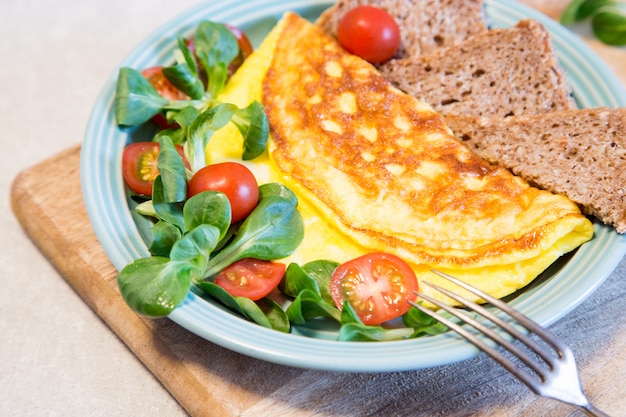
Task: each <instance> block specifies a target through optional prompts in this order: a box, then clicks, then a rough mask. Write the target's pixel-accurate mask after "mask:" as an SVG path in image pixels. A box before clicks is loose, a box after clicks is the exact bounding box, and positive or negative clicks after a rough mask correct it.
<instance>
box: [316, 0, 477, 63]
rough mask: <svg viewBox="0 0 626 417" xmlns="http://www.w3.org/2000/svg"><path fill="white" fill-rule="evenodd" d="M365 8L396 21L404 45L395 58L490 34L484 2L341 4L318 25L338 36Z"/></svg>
mask: <svg viewBox="0 0 626 417" xmlns="http://www.w3.org/2000/svg"><path fill="white" fill-rule="evenodd" d="M361 5H372V6H376V7H379V8H381V9H384V10H386V11H387V12H388V13H389V14H390V15H392V16H393V17H394V18H395V19H396V22H397V23H398V26H399V27H400V36H401V41H400V48H399V50H398V53H397V54H396V57H395V58H406V57H413V56H419V55H422V54H425V53H430V52H431V51H433V50H435V49H437V48H441V47H444V46H449V45H454V44H455V43H458V42H461V41H463V40H465V39H466V38H468V37H470V36H474V35H477V34H479V33H483V32H485V31H487V25H486V24H485V19H484V14H483V1H482V0H466V1H459V0H339V1H337V3H335V4H334V5H333V6H331V7H330V8H329V9H327V10H325V11H324V12H323V13H322V14H321V16H320V17H319V18H318V20H317V21H316V24H317V25H318V26H320V27H321V28H322V29H323V30H324V31H325V32H326V33H330V34H331V35H336V34H337V23H338V22H339V20H340V19H341V18H342V17H343V15H344V14H345V13H346V12H347V11H348V10H350V9H352V8H354V7H356V6H361ZM384 65H385V64H383V66H384Z"/></svg>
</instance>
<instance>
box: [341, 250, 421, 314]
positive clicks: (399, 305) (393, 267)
mask: <svg viewBox="0 0 626 417" xmlns="http://www.w3.org/2000/svg"><path fill="white" fill-rule="evenodd" d="M390 278H391V279H390ZM417 290H418V282H417V277H416V276H415V272H413V270H412V269H411V267H410V266H409V265H408V264H407V263H406V262H405V261H403V260H402V259H400V258H399V257H397V256H395V255H392V254H389V253H383V252H374V253H368V254H366V255H363V256H360V257H358V258H355V259H352V260H350V261H348V262H346V263H343V264H341V265H339V266H338V267H337V269H336V270H335V271H334V272H333V275H332V276H331V279H330V294H331V297H332V298H333V301H334V303H335V305H336V306H337V308H339V309H341V308H342V307H343V303H344V300H345V299H347V300H348V302H349V303H350V305H351V306H352V307H353V308H354V310H355V312H356V314H357V315H358V316H359V318H360V319H361V321H363V323H364V324H368V325H377V324H381V323H383V322H386V321H389V320H392V319H395V318H397V317H400V316H401V315H403V314H404V313H406V312H407V311H408V310H409V308H411V304H409V301H415V300H416V299H417V295H416V294H415V292H416V291H417Z"/></svg>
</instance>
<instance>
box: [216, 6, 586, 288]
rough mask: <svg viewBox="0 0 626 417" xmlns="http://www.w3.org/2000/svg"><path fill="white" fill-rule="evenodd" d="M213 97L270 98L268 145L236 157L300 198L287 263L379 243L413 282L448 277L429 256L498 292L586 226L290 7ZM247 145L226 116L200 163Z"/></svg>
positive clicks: (524, 279)
mask: <svg viewBox="0 0 626 417" xmlns="http://www.w3.org/2000/svg"><path fill="white" fill-rule="evenodd" d="M219 99H220V100H222V101H224V102H231V103H233V104H236V105H238V106H246V105H248V104H249V103H250V102H251V101H252V100H255V99H256V100H259V101H260V102H261V103H262V104H263V105H264V107H265V111H266V114H267V117H268V120H269V125H270V142H269V144H268V150H267V152H266V153H265V154H264V155H262V156H260V157H258V158H256V159H255V160H253V161H247V162H244V163H245V164H247V166H248V167H249V168H250V169H251V170H252V171H253V172H254V173H255V175H256V176H257V180H258V182H259V183H264V182H270V181H277V182H282V183H283V184H285V185H287V186H288V187H290V188H291V189H292V190H293V191H294V192H295V193H296V195H297V196H298V198H299V206H298V207H299V210H300V212H301V213H302V215H303V218H304V221H305V238H304V241H303V243H302V244H301V245H300V247H299V248H298V250H297V251H296V252H295V253H294V254H293V255H291V256H290V257H289V258H288V259H286V260H285V261H286V262H291V261H293V262H298V263H300V264H302V263H305V262H308V261H313V260H316V259H329V260H334V261H338V262H345V261H348V260H350V259H353V258H355V257H357V256H360V255H363V254H365V253H369V252H377V251H384V252H388V253H392V254H395V255H397V256H399V257H401V258H402V259H404V260H405V261H407V262H408V263H409V264H410V265H411V267H412V268H413V269H414V270H415V272H416V275H417V277H418V281H420V282H421V281H423V280H428V281H430V282H434V283H437V284H439V285H442V286H448V287H450V284H448V283H447V281H445V280H442V279H441V278H439V277H438V276H437V275H435V274H433V273H432V272H431V271H430V270H431V269H432V268H436V269H438V270H441V271H443V272H446V273H449V274H450V275H454V276H456V277H458V278H461V279H462V280H465V281H467V282H469V283H470V284H472V285H474V286H476V287H478V288H481V289H482V290H484V291H486V292H488V293H490V294H491V295H494V296H496V297H503V296H506V295H508V294H511V293H513V292H514V291H516V290H517V289H519V288H522V287H524V286H525V285H527V284H528V283H529V282H531V281H532V280H533V279H535V278H536V277H537V276H538V275H539V274H541V272H543V271H544V270H545V269H546V268H547V267H548V266H550V265H551V264H552V263H553V262H554V261H555V260H557V259H558V258H559V257H560V256H562V255H563V254H565V253H567V252H570V251H572V250H574V249H575V248H577V247H578V246H580V245H581V244H583V243H584V242H586V241H588V240H590V239H591V238H592V236H593V225H592V223H591V222H590V221H589V219H587V218H586V217H585V216H584V215H583V214H581V212H580V210H579V209H578V207H577V206H576V205H575V204H574V203H573V202H571V201H570V200H569V199H567V198H566V197H564V196H561V195H556V194H552V193H549V192H547V191H544V190H540V189H537V188H534V187H531V186H530V185H529V184H528V183H526V182H525V181H523V180H522V179H521V178H519V177H516V176H514V175H512V174H511V173H510V172H509V171H507V170H506V169H504V168H501V167H497V166H492V165H490V164H489V163H487V162H485V161H484V160H482V159H481V158H479V157H478V156H476V155H474V154H473V153H472V152H471V151H470V150H469V149H468V148H466V147H465V146H464V145H463V144H462V143H460V142H459V141H458V140H457V139H456V138H455V137H454V136H453V135H452V133H451V131H450V129H449V128H448V127H447V126H446V125H445V123H444V120H443V117H442V116H441V115H440V114H438V113H436V112H435V111H434V110H433V109H432V107H431V106H430V105H429V104H427V103H425V102H421V101H419V100H416V99H415V98H413V97H411V96H409V95H407V94H405V93H403V92H401V91H399V90H397V89H396V88H394V87H393V86H392V85H391V84H390V83H389V82H388V81H387V80H386V79H385V78H384V77H383V76H382V75H380V73H379V72H378V71H377V70H376V69H375V68H374V67H373V66H372V65H370V64H369V63H367V62H365V61H364V60H362V59H360V58H359V57H357V56H354V55H352V54H350V53H348V52H346V51H345V50H344V49H342V48H341V47H340V46H339V44H338V43H337V42H336V40H335V39H334V38H333V37H331V36H330V35H328V34H326V33H324V32H323V31H322V30H321V29H320V28H318V27H317V26H315V25H314V24H312V23H310V22H308V21H306V20H305V19H303V18H301V17H299V16H298V15H296V14H294V13H286V14H285V15H284V16H283V18H282V19H281V20H280V21H279V22H278V24H277V25H276V26H275V28H274V29H273V30H272V32H271V33H270V34H269V35H268V36H267V37H266V39H265V40H264V41H263V43H262V44H261V45H260V47H259V48H258V49H257V50H256V51H255V52H254V53H253V54H252V55H251V56H250V57H249V58H248V59H247V60H246V61H245V62H244V64H243V66H242V67H241V68H240V69H239V70H238V71H237V73H235V74H234V75H233V77H232V78H231V79H230V81H229V83H228V85H227V86H226V88H225V90H224V92H223V93H222V95H221V97H220V98H219ZM241 149H242V138H241V135H240V134H239V133H238V131H237V129H236V128H234V127H233V126H227V127H226V128H224V129H222V130H221V131H219V132H217V133H216V135H215V136H214V137H213V138H212V139H211V141H210V142H209V145H208V146H207V149H206V152H207V161H209V162H210V163H215V162H221V161H225V160H238V161H240V155H241ZM420 288H421V290H423V291H424V292H425V293H427V294H429V295H432V296H435V297H437V298H441V297H442V296H440V295H438V293H434V291H432V290H430V287H427V286H424V285H421V284H420ZM471 298H475V297H471Z"/></svg>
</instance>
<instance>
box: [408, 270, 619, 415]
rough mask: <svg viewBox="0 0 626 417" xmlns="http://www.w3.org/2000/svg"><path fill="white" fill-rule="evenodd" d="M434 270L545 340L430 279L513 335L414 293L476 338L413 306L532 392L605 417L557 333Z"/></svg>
mask: <svg viewBox="0 0 626 417" xmlns="http://www.w3.org/2000/svg"><path fill="white" fill-rule="evenodd" d="M433 272H434V273H436V274H438V275H439V276H441V277H443V278H445V279H447V280H449V281H451V282H453V283H455V284H456V285H458V286H460V287H462V288H464V289H466V290H467V291H469V292H471V293H473V294H474V295H476V296H478V297H480V298H482V299H483V300H485V301H486V302H487V303H490V304H492V305H493V306H494V307H496V308H499V309H500V310H502V311H503V312H505V313H507V314H508V315H509V316H510V318H512V319H514V320H516V321H517V324H519V325H522V326H523V327H524V328H525V330H527V331H529V332H530V333H534V334H535V335H536V336H538V337H539V338H541V339H542V340H543V341H544V342H546V344H547V345H539V344H537V343H536V341H535V340H534V339H531V338H530V337H529V335H526V334H524V333H522V332H521V331H520V330H519V329H518V328H517V327H514V326H512V325H511V324H509V323H507V321H505V320H502V319H501V318H500V317H498V316H496V315H495V314H493V313H492V312H491V311H489V310H487V309H485V308H484V307H482V306H480V305H478V304H476V303H475V302H473V301H470V300H467V299H466V298H465V297H463V296H460V295H458V294H456V293H454V292H452V291H450V290H447V289H445V288H442V287H440V286H438V285H435V284H432V283H429V282H423V283H424V284H426V285H428V286H430V287H432V288H434V289H436V290H437V291H439V292H441V293H442V294H444V295H446V296H448V297H450V298H452V299H453V300H455V301H456V302H458V303H460V305H461V306H463V307H466V308H467V309H468V310H470V311H472V312H474V313H476V314H477V315H482V318H484V319H487V320H490V321H491V322H492V324H494V325H496V326H498V327H499V329H498V330H502V331H506V332H507V333H509V335H510V336H512V337H513V339H512V340H509V339H508V338H505V337H503V336H502V334H501V333H500V332H498V331H497V330H496V328H494V327H491V326H490V325H485V322H483V321H482V320H481V321H478V320H476V319H475V318H474V317H472V315H471V314H470V312H469V311H467V310H465V309H458V308H454V307H451V306H449V305H448V304H446V303H444V302H442V301H439V300H437V299H435V298H433V297H430V296H428V295H426V294H423V293H419V292H417V294H418V295H419V296H420V297H421V298H422V299H424V300H426V301H428V302H430V303H431V304H433V305H435V306H436V307H438V308H439V309H441V310H444V311H446V312H448V313H449V314H451V315H452V316H453V317H456V318H457V319H459V320H461V321H462V322H465V324H468V325H469V326H472V327H474V328H475V329H476V330H477V331H479V332H481V333H482V335H481V336H483V337H480V336H479V335H478V334H476V333H474V332H472V331H470V330H469V329H468V327H467V326H462V325H460V324H458V323H456V322H455V321H454V320H451V319H448V318H447V317H445V315H441V314H438V313H436V312H435V311H433V310H430V309H428V308H426V307H424V306H422V305H421V304H419V303H417V302H411V305H413V306H415V308H417V309H419V310H420V311H421V312H423V313H424V314H427V315H428V316H430V317H432V318H433V319H435V320H437V321H439V322H441V323H443V324H444V325H446V326H448V328H450V329H452V330H454V331H455V332H457V333H459V334H460V335H461V336H463V337H464V338H465V339H467V340H468V341H469V342H471V343H473V344H474V345H476V346H477V347H478V348H479V349H481V350H482V351H483V352H485V353H486V354H487V355H489V356H490V357H491V358H493V359H494V360H495V361H496V362H497V363H499V364H500V365H502V367H504V368H505V369H507V370H508V371H509V372H511V373H512V374H513V375H515V376H516V377H517V378H518V379H519V380H520V381H521V382H523V383H524V384H526V385H527V386H528V387H529V388H530V389H531V390H532V391H533V392H534V393H535V394H538V395H541V396H544V397H548V398H554V399H557V400H560V401H563V402H565V403H568V404H571V405H573V406H575V407H577V408H578V409H579V410H581V411H582V412H584V413H585V414H586V415H588V416H592V417H608V415H607V414H605V413H604V412H602V411H601V410H599V409H597V408H596V407H594V406H593V405H592V404H591V403H590V402H589V400H588V399H587V397H586V396H585V393H584V391H583V389H582V385H581V383H580V378H579V375H578V371H577V369H576V363H575V360H574V356H573V354H572V351H571V350H570V349H569V348H568V347H567V346H565V345H564V344H563V343H561V342H560V341H559V340H558V339H557V338H556V336H554V335H553V334H552V333H551V332H549V331H547V330H546V329H544V328H543V327H541V326H540V325H539V324H537V323H536V322H534V321H533V320H531V319H530V318H528V317H526V316H525V315H523V314H522V313H520V312H518V311H516V310H515V309H514V308H512V307H511V306H509V305H508V304H506V303H504V302H502V301H500V300H498V299H496V298H494V297H492V296H490V295H488V294H485V293H484V292H483V291H480V290H478V289H476V288H474V287H472V286H471V285H469V284H466V283H465V282H463V281H460V280H458V279H456V278H454V277H452V276H450V275H448V274H445V273H443V272H440V271H436V270H433ZM485 338H489V339H491V341H493V342H495V343H496V344H497V345H496V346H493V345H492V344H491V343H488V342H487V341H486V339H485ZM515 341H519V342H520V343H522V344H524V345H526V347H528V348H530V349H532V350H533V351H534V352H535V353H536V354H537V355H539V357H540V358H541V359H543V360H544V362H545V364H547V365H549V368H550V369H548V367H546V366H544V365H542V364H539V363H538V362H536V360H535V358H532V357H531V355H529V352H527V351H523V350H521V349H519V347H518V346H517V345H516V344H514V342H515ZM498 345H499V346H501V347H503V348H505V350H508V351H509V353H510V354H512V355H515V356H516V357H517V359H519V360H521V361H522V362H523V363H524V364H526V365H527V367H528V368H529V369H530V370H532V371H533V372H534V373H535V374H536V375H537V376H539V377H540V378H541V381H540V380H539V379H538V378H537V377H536V376H535V375H532V373H531V372H529V371H528V370H527V369H525V368H523V367H520V366H518V365H517V364H516V363H515V362H513V361H512V360H511V359H510V358H509V357H507V356H505V355H504V354H503V351H502V350H500V349H498ZM548 346H549V347H552V348H553V349H554V351H555V352H548V349H547V347H548ZM554 353H556V354H558V358H556V355H554Z"/></svg>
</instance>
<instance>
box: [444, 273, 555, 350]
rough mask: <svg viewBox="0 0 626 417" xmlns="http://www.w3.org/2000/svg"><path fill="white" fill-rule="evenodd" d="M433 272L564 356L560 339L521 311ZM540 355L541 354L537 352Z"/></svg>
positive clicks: (450, 277)
mask: <svg viewBox="0 0 626 417" xmlns="http://www.w3.org/2000/svg"><path fill="white" fill-rule="evenodd" d="M432 272H434V273H435V274H437V275H439V276H440V277H442V278H445V279H447V280H448V281H451V282H453V283H455V284H456V285H458V286H460V287H462V288H465V289H466V290H468V291H470V292H472V293H474V294H475V295H477V296H479V297H480V298H482V299H483V300H485V301H486V302H488V303H489V304H491V305H493V306H495V307H497V308H499V309H500V310H502V311H504V312H505V313H507V314H508V315H509V316H511V317H512V318H514V319H515V320H517V321H518V322H519V323H520V324H522V325H523V326H524V327H526V329H528V330H529V331H531V332H533V333H535V334H536V335H537V336H539V337H540V338H541V339H542V340H543V341H544V342H546V343H547V344H549V345H550V346H552V347H553V348H554V349H555V350H556V351H557V352H558V354H559V357H563V355H564V351H565V349H566V348H565V346H564V345H563V344H562V343H561V342H560V341H559V339H558V338H556V337H555V336H554V335H553V334H552V333H551V332H549V331H547V330H546V329H545V328H543V327H541V326H540V325H539V324H537V323H536V322H535V321H534V320H532V319H530V318H529V317H527V316H525V315H523V314H522V313H520V312H519V311H517V310H515V309H514V308H512V307H511V306H509V305H508V304H507V303H505V302H503V301H501V300H499V299H497V298H495V297H492V296H490V295H489V294H487V293H485V292H483V291H481V290H479V289H478V288H475V287H473V286H471V285H469V284H467V283H465V282H463V281H461V280H459V279H457V278H455V277H453V276H451V275H448V274H446V273H444V272H441V271H437V270H436V269H433V270H432ZM537 353H539V352H537Z"/></svg>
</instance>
